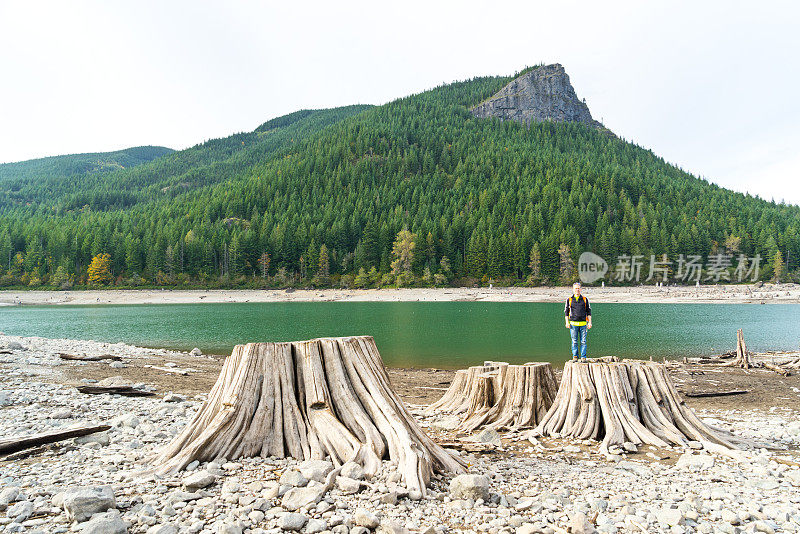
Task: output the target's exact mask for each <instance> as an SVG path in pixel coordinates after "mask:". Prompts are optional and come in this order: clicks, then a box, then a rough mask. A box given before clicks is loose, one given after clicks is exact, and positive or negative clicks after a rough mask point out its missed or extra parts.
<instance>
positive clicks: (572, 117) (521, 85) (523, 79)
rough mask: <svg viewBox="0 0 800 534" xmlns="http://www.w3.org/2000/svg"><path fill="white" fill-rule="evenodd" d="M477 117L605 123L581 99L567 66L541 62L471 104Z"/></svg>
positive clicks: (529, 121)
mask: <svg viewBox="0 0 800 534" xmlns="http://www.w3.org/2000/svg"><path fill="white" fill-rule="evenodd" d="M472 114H473V115H474V116H476V117H478V118H488V117H498V118H500V119H503V120H513V121H517V122H521V123H524V124H530V123H531V122H534V121H535V122H542V121H554V122H582V123H585V124H589V125H592V126H597V127H602V126H601V124H600V123H599V122H597V121H595V120H594V119H593V118H592V114H591V113H589V108H588V106H587V105H586V103H585V102H583V101H582V100H580V99H578V95H576V94H575V89H574V88H573V87H572V84H571V83H570V81H569V76H568V75H567V73H566V71H565V70H564V67H563V66H561V65H560V64H558V63H555V64H553V65H541V66H539V67H535V68H534V69H532V70H530V71H528V72H526V73H525V74H522V75H520V76H518V77H517V78H515V79H514V80H512V81H511V82H510V83H509V84H508V85H506V86H505V87H503V88H502V89H500V91H498V92H497V93H496V94H495V95H493V96H492V97H490V98H489V99H488V100H485V101H483V102H481V103H480V104H478V105H477V106H475V107H474V108H472Z"/></svg>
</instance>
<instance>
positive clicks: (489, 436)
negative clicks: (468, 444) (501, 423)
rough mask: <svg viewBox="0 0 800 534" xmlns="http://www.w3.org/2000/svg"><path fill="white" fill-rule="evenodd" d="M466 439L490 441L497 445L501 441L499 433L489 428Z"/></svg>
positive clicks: (481, 441) (498, 445)
mask: <svg viewBox="0 0 800 534" xmlns="http://www.w3.org/2000/svg"><path fill="white" fill-rule="evenodd" d="M467 440H468V441H474V442H475V443H491V444H492V445H495V446H497V447H500V446H501V445H502V444H503V442H502V441H501V440H500V434H499V433H498V432H497V430H489V429H488V428H487V429H485V430H482V431H481V432H478V433H477V434H474V435H472V436H470V437H469V438H467Z"/></svg>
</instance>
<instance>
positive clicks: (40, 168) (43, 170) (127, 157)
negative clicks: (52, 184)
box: [0, 146, 173, 182]
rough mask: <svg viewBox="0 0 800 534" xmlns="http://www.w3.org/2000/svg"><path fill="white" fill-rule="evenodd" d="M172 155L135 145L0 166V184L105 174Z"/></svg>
mask: <svg viewBox="0 0 800 534" xmlns="http://www.w3.org/2000/svg"><path fill="white" fill-rule="evenodd" d="M171 152H173V150H172V149H171V148H165V147H163V146H138V147H134V148H126V149H124V150H117V151H115V152H97V153H94V154H70V155H68V156H51V157H49V158H39V159H31V160H27V161H20V162H18V163H3V164H0V182H7V181H11V180H19V179H23V178H27V179H33V180H41V179H44V178H56V179H58V178H63V177H65V176H72V175H75V174H89V173H96V172H107V171H109V170H118V169H128V168H131V167H136V166H137V165H142V164H143V163H147V162H149V161H152V160H154V159H157V158H160V157H161V156H164V155H166V154H169V153H171Z"/></svg>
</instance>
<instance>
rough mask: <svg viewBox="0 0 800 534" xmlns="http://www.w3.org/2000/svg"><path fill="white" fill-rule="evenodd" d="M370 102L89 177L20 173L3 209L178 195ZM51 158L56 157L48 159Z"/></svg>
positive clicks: (1, 188)
mask: <svg viewBox="0 0 800 534" xmlns="http://www.w3.org/2000/svg"><path fill="white" fill-rule="evenodd" d="M369 107H370V106H364V105H357V106H345V107H340V108H333V109H318V110H302V111H296V112H294V113H291V114H289V115H285V116H283V117H278V118H275V119H272V120H270V121H267V122H265V123H264V124H262V125H260V126H259V127H258V128H256V129H255V130H254V131H253V132H246V133H239V134H234V135H231V136H228V137H224V138H220V139H211V140H209V141H206V142H204V143H201V144H199V145H196V146H193V147H191V148H188V149H186V150H180V151H169V153H167V154H166V155H162V157H159V158H155V159H154V158H151V161H149V162H148V163H145V164H142V165H139V166H137V167H135V168H129V169H121V168H118V167H117V168H111V169H108V168H106V169H102V170H104V171H106V172H99V171H100V169H98V171H97V172H94V173H92V175H91V176H87V175H86V173H85V172H80V173H79V172H67V171H68V170H69V169H73V168H72V167H69V168H67V167H65V171H64V172H61V173H59V174H56V175H52V176H51V175H46V174H41V173H38V172H28V173H25V172H18V173H17V175H16V176H15V178H16V179H11V178H9V179H8V180H6V181H5V182H4V181H2V180H0V210H2V209H3V208H10V207H14V206H35V207H37V208H38V209H39V210H44V211H47V212H51V211H55V212H57V213H64V212H67V211H71V210H75V209H83V208H85V207H89V208H91V209H101V210H108V209H111V208H126V207H130V206H131V205H133V204H135V203H138V202H140V201H141V200H143V199H145V198H150V197H151V196H163V195H166V196H174V195H177V194H180V193H182V192H185V191H187V190H191V189H196V188H199V187H205V186H209V185H212V184H215V183H218V182H220V181H223V180H229V179H234V178H235V177H236V176H238V175H239V174H240V173H242V172H246V170H247V169H249V168H250V167H252V166H253V165H255V164H257V163H259V162H261V161H263V160H265V159H267V158H269V157H270V156H271V155H273V154H275V153H277V152H279V151H281V150H285V149H287V148H289V147H291V146H292V145H296V144H297V143H299V142H300V141H301V140H303V139H305V138H306V137H308V136H311V135H313V134H315V133H317V132H319V131H320V130H322V129H323V128H325V127H327V126H330V125H331V124H334V123H335V122H337V121H340V120H342V119H345V118H347V117H350V116H352V115H355V114H358V113H360V112H362V111H364V110H365V109H368V108H369ZM165 150H169V149H165ZM60 157H64V158H71V156H60ZM49 159H57V158H46V160H49ZM35 161H43V160H35ZM26 163H27V162H23V163H14V164H8V165H10V166H22V167H20V169H21V170H24V169H26V168H27V167H26V166H25V165H26ZM1 168H2V167H0V169H1ZM0 172H2V171H1V170H0ZM0 176H2V175H1V174H0Z"/></svg>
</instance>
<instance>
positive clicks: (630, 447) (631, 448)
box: [622, 441, 639, 452]
mask: <svg viewBox="0 0 800 534" xmlns="http://www.w3.org/2000/svg"><path fill="white" fill-rule="evenodd" d="M622 448H623V449H625V451H626V452H638V451H639V447H637V446H636V444H635V443H633V442H631V441H626V442H624V443H623V444H622Z"/></svg>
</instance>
